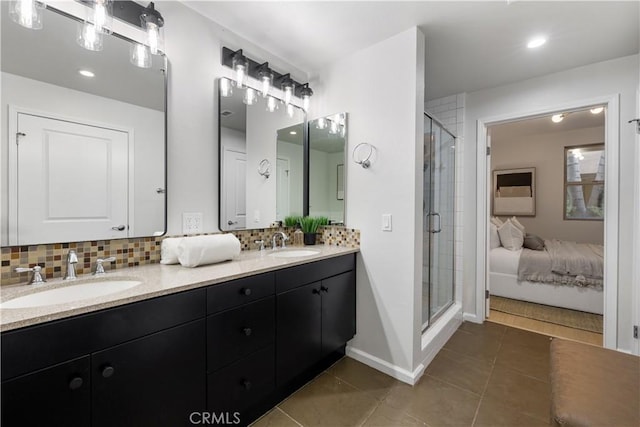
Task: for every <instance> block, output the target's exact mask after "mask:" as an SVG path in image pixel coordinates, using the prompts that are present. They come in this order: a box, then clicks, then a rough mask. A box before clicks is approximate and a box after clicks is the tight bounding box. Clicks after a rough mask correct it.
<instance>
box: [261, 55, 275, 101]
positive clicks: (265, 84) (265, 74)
mask: <svg viewBox="0 0 640 427" xmlns="http://www.w3.org/2000/svg"><path fill="white" fill-rule="evenodd" d="M258 80H260V86H261V92H262V97H267V95H269V90H270V89H271V86H272V85H273V71H271V68H269V63H268V62H265V63H264V64H260V66H258Z"/></svg>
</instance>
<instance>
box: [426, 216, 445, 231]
mask: <svg viewBox="0 0 640 427" xmlns="http://www.w3.org/2000/svg"><path fill="white" fill-rule="evenodd" d="M429 215H430V216H433V217H434V218H435V217H438V228H437V229H436V228H433V229H431V230H429V231H430V232H431V233H434V234H435V233H439V232H441V231H442V220H441V219H440V214H439V213H438V212H429Z"/></svg>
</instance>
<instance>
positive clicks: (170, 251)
mask: <svg viewBox="0 0 640 427" xmlns="http://www.w3.org/2000/svg"><path fill="white" fill-rule="evenodd" d="M182 239H183V237H167V238H166V239H163V240H162V246H161V247H160V264H179V263H180V261H178V245H180V242H182Z"/></svg>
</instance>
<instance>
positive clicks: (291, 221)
mask: <svg viewBox="0 0 640 427" xmlns="http://www.w3.org/2000/svg"><path fill="white" fill-rule="evenodd" d="M300 218H302V217H301V216H299V215H290V216H286V217H284V225H285V227H299V226H300Z"/></svg>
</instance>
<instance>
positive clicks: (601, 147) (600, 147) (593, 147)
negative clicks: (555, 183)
mask: <svg viewBox="0 0 640 427" xmlns="http://www.w3.org/2000/svg"><path fill="white" fill-rule="evenodd" d="M576 149H580V150H585V151H602V152H603V154H605V170H606V161H607V158H606V150H605V144H604V142H598V143H595V144H582V145H569V146H565V147H564V162H563V170H564V185H563V192H562V219H563V220H565V221H604V208H603V212H602V216H601V217H592V218H572V217H568V216H567V190H568V189H569V187H574V186H578V185H580V186H582V187H583V189H584V187H585V186H588V187H591V188H592V191H593V188H594V187H595V186H597V185H602V186H603V190H602V191H603V193H604V191H605V188H604V187H605V180H604V179H602V180H593V181H589V182H583V181H580V182H568V181H567V160H568V154H569V151H570V150H576ZM605 176H606V174H605ZM590 194H591V193H590Z"/></svg>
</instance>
